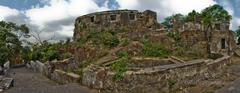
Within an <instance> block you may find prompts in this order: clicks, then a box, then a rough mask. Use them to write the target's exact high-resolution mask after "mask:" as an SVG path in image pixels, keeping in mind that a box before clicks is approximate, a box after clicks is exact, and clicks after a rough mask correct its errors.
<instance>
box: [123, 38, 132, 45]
mask: <svg viewBox="0 0 240 93" xmlns="http://www.w3.org/2000/svg"><path fill="white" fill-rule="evenodd" d="M129 43H130V41H129V39H123V40H122V41H121V46H127V45H129Z"/></svg>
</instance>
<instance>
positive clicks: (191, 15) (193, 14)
mask: <svg viewBox="0 0 240 93" xmlns="http://www.w3.org/2000/svg"><path fill="white" fill-rule="evenodd" d="M199 17H201V15H200V13H198V12H196V11H195V10H193V11H192V12H190V13H188V15H187V16H186V22H194V23H195V22H196V21H197V18H199Z"/></svg>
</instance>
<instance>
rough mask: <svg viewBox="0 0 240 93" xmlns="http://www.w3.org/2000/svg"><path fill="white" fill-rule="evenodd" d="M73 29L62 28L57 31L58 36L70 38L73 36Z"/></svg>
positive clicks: (69, 27) (68, 27)
mask: <svg viewBox="0 0 240 93" xmlns="http://www.w3.org/2000/svg"><path fill="white" fill-rule="evenodd" d="M73 29H74V26H73V25H71V26H63V27H62V30H61V31H58V34H60V35H62V36H66V37H72V36H73Z"/></svg>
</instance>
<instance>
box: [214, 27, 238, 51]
mask: <svg viewBox="0 0 240 93" xmlns="http://www.w3.org/2000/svg"><path fill="white" fill-rule="evenodd" d="M234 35H235V33H234V32H232V31H213V33H212V40H211V48H210V49H211V52H213V53H221V54H226V55H227V54H228V52H231V51H232V50H233V49H235V48H236V42H235V39H234V37H235V36H234ZM222 40H223V41H224V42H223V41H222ZM223 43H224V45H223Z"/></svg>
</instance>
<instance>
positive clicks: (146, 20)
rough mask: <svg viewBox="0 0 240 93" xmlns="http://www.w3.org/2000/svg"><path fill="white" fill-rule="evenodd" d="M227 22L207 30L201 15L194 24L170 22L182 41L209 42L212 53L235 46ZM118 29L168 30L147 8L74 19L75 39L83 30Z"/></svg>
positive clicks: (196, 43) (224, 52) (191, 43)
mask: <svg viewBox="0 0 240 93" xmlns="http://www.w3.org/2000/svg"><path fill="white" fill-rule="evenodd" d="M229 24H230V23H229V22H225V23H220V22H219V23H214V24H213V25H212V28H213V29H212V30H211V31H210V30H207V31H206V29H208V28H207V27H205V26H204V25H203V22H202V21H201V19H200V18H199V21H197V22H195V23H193V22H189V23H185V24H177V22H174V21H173V25H174V27H177V31H178V32H180V34H181V42H184V43H186V44H190V45H192V46H194V45H195V46H202V49H203V50H204V51H206V50H207V49H206V46H207V43H209V45H210V51H211V52H212V53H222V54H227V53H229V52H231V51H232V50H233V49H234V48H235V47H236V43H235V34H234V32H232V31H230V30H229ZM117 28H126V29H130V30H131V32H140V31H143V30H145V31H146V33H153V34H158V33H157V32H159V33H163V32H167V31H171V30H169V29H166V28H165V27H164V26H163V25H161V24H159V23H158V22H157V14H156V13H155V12H153V11H150V10H146V11H144V12H138V11H137V10H115V11H104V12H97V13H91V14H87V15H84V16H81V17H78V18H77V19H76V22H75V30H74V40H77V39H78V38H79V37H81V35H84V31H90V30H93V29H94V30H95V31H104V30H106V29H114V30H115V31H118V30H116V29H117ZM160 41H161V40H160ZM160 43H164V42H160Z"/></svg>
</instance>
